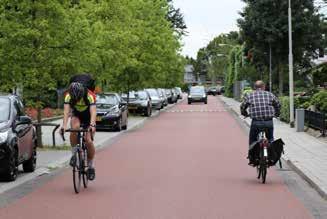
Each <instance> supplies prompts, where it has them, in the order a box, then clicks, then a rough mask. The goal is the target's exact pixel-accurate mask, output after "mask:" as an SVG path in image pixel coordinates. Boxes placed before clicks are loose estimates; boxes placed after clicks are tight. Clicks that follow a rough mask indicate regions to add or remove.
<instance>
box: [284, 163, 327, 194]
mask: <svg viewBox="0 0 327 219" xmlns="http://www.w3.org/2000/svg"><path fill="white" fill-rule="evenodd" d="M283 160H284V161H286V163H287V164H288V165H289V166H290V167H291V168H292V169H293V170H294V172H296V173H297V174H298V175H299V176H300V177H301V178H302V179H304V180H305V181H306V182H307V183H308V184H309V185H310V186H311V187H312V188H313V189H314V190H316V191H317V192H318V193H319V195H320V196H321V197H322V198H323V199H325V200H327V193H326V192H325V191H324V190H323V189H321V188H320V187H319V186H318V185H317V184H316V183H315V182H314V181H313V180H311V179H310V177H308V176H307V175H306V174H305V173H304V172H303V171H302V170H300V169H299V168H298V167H297V166H296V165H295V164H294V163H293V161H291V160H285V159H283Z"/></svg>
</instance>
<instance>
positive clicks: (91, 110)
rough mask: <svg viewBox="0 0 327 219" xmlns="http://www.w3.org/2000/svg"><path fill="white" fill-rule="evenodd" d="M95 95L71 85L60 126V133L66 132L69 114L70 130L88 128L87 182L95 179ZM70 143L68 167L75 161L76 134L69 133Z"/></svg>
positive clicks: (79, 85) (74, 84)
mask: <svg viewBox="0 0 327 219" xmlns="http://www.w3.org/2000/svg"><path fill="white" fill-rule="evenodd" d="M95 97H96V96H95V94H94V93H93V92H91V91H90V90H88V89H87V88H86V87H85V86H84V85H83V84H81V83H76V82H74V83H71V84H70V86H69V89H68V92H67V93H66V94H65V102H64V121H63V125H62V131H63V132H64V131H65V130H67V124H68V119H69V114H70V112H71V113H72V114H71V128H72V129H79V128H80V127H83V128H90V130H91V133H90V132H88V133H87V135H86V139H85V142H86V146H87V149H88V150H87V151H88V172H87V175H88V178H89V180H94V179H95V169H94V164H93V162H94V155H95V148H94V144H93V141H92V138H91V135H93V136H94V134H95V125H96V105H95V104H96V98H95ZM70 142H71V145H72V153H73V156H72V158H71V161H70V165H73V164H74V163H75V161H76V157H75V156H74V154H75V152H76V147H75V145H77V144H78V140H77V133H70Z"/></svg>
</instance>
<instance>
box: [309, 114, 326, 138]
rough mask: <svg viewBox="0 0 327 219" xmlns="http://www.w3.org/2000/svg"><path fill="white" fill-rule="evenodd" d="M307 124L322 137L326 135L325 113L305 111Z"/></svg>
mask: <svg viewBox="0 0 327 219" xmlns="http://www.w3.org/2000/svg"><path fill="white" fill-rule="evenodd" d="M304 118H305V124H306V125H307V126H309V127H311V128H314V129H318V130H320V131H321V133H322V135H323V136H325V135H326V125H327V123H326V116H325V114H323V113H317V112H313V111H309V110H305V116H304Z"/></svg>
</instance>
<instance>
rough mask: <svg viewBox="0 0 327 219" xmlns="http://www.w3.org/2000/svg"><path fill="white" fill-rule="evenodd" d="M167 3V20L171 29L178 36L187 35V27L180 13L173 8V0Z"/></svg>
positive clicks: (177, 9) (168, 0)
mask: <svg viewBox="0 0 327 219" xmlns="http://www.w3.org/2000/svg"><path fill="white" fill-rule="evenodd" d="M167 2H168V12H167V15H166V17H167V20H168V21H170V22H171V27H172V28H173V29H174V30H175V32H176V33H178V34H179V35H180V36H182V35H186V34H187V31H186V29H187V26H186V24H185V21H184V16H183V14H182V13H181V10H180V9H179V8H175V7H174V5H173V0H167Z"/></svg>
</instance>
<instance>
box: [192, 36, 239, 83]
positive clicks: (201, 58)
mask: <svg viewBox="0 0 327 219" xmlns="http://www.w3.org/2000/svg"><path fill="white" fill-rule="evenodd" d="M238 43H239V34H238V32H234V31H232V32H230V33H228V34H221V35H219V36H217V37H215V38H214V39H213V40H211V41H210V42H209V43H208V45H207V46H206V47H204V48H201V49H200V50H199V51H198V53H197V59H196V61H195V63H194V64H193V66H194V69H195V72H197V73H199V74H201V75H206V76H207V78H208V79H211V80H212V81H215V80H221V81H223V80H224V79H225V75H226V72H227V71H228V60H229V53H230V51H231V50H232V49H233V47H234V46H235V45H237V44H238Z"/></svg>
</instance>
